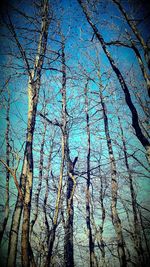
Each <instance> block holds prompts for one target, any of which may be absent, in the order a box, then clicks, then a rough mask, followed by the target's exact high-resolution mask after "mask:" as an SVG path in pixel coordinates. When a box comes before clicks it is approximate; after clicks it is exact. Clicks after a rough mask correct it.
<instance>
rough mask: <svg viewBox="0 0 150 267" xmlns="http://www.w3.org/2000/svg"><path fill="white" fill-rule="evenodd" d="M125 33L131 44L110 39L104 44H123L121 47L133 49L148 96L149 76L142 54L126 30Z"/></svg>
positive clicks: (149, 91) (149, 90)
mask: <svg viewBox="0 0 150 267" xmlns="http://www.w3.org/2000/svg"><path fill="white" fill-rule="evenodd" d="M127 35H128V37H129V40H130V43H131V44H127V43H125V42H121V41H118V40H117V41H110V42H106V43H105V44H106V45H115V46H123V47H127V48H130V49H132V50H133V52H134V53H135V56H136V58H137V61H138V64H139V67H140V69H141V72H142V75H143V78H144V80H145V83H146V87H147V92H148V95H149V96H150V77H149V75H148V73H147V69H146V66H145V65H144V62H143V59H142V56H141V54H140V52H139V49H138V48H137V47H136V45H135V42H134V41H133V40H132V38H131V36H130V34H129V33H128V32H127Z"/></svg>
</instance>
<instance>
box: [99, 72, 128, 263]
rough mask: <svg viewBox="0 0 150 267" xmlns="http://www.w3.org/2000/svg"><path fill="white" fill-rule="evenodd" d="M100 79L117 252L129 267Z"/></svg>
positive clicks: (122, 261)
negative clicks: (118, 207)
mask: <svg viewBox="0 0 150 267" xmlns="http://www.w3.org/2000/svg"><path fill="white" fill-rule="evenodd" d="M99 79H100V92H99V96H100V102H101V106H102V112H103V119H104V128H105V135H106V141H107V147H108V154H109V161H110V166H111V197H112V198H111V214H112V223H113V225H114V228H115V232H116V236H117V250H118V256H119V262H120V267H125V266H127V260H126V254H125V242H124V238H123V233H122V224H121V220H120V218H119V214H118V210H117V198H118V183H117V170H116V161H115V157H114V152H113V148H112V141H111V137H110V133H109V123H108V117H107V110H106V104H105V102H104V98H103V95H102V86H101V78H100V75H99Z"/></svg>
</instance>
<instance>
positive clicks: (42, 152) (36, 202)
mask: <svg viewBox="0 0 150 267" xmlns="http://www.w3.org/2000/svg"><path fill="white" fill-rule="evenodd" d="M45 135H46V122H45V121H44V129H43V134H42V142H41V147H40V162H39V181H38V187H37V192H36V193H35V207H34V214H33V219H32V221H31V230H30V236H31V234H32V231H33V227H34V224H35V222H36V220H37V217H38V206H39V196H40V192H41V186H42V178H43V160H44V144H45Z"/></svg>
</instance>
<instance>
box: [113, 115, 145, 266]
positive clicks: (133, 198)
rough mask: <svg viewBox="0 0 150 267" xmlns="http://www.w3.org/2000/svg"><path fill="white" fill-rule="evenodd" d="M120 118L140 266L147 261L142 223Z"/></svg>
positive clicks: (135, 242)
mask: <svg viewBox="0 0 150 267" xmlns="http://www.w3.org/2000/svg"><path fill="white" fill-rule="evenodd" d="M118 120H119V126H120V130H121V139H122V144H123V153H124V159H125V166H126V169H127V172H128V175H129V185H130V194H131V202H132V210H133V221H134V245H135V250H136V251H137V255H138V259H139V264H140V266H144V265H145V263H144V256H143V247H142V240H141V235H140V224H139V219H138V210H137V201H136V194H135V190H134V186H133V181H132V175H131V171H130V167H129V163H128V156H127V148H126V143H125V139H124V133H123V128H122V125H121V120H120V117H119V116H118Z"/></svg>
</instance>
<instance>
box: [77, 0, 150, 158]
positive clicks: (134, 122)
mask: <svg viewBox="0 0 150 267" xmlns="http://www.w3.org/2000/svg"><path fill="white" fill-rule="evenodd" d="M78 2H79V4H80V5H81V7H82V9H83V12H84V14H85V16H86V18H87V21H88V23H89V24H90V26H91V27H92V29H93V31H94V34H95V35H96V37H97V39H98V40H99V42H100V44H101V46H102V49H103V51H104V53H105V55H106V57H107V58H108V60H109V62H110V65H111V67H112V69H113V71H114V73H115V74H116V76H117V78H118V81H119V83H120V86H121V88H122V90H123V92H124V95H125V101H126V104H127V105H128V107H129V109H130V111H131V114H132V126H133V128H134V130H135V133H136V136H137V138H138V139H139V141H140V142H141V144H142V145H143V146H144V147H145V149H146V152H147V157H148V161H149V163H150V143H149V140H148V139H147V138H146V137H145V136H144V134H143V133H142V130H141V127H140V125H139V117H138V113H137V110H136V108H135V106H134V104H133V102H132V99H131V95H130V92H129V89H128V87H127V85H126V82H125V80H124V78H123V76H122V74H121V72H120V70H119V69H118V67H117V65H116V64H115V62H114V60H113V58H112V56H111V54H110V53H109V51H108V50H107V47H106V43H105V41H104V39H103V37H102V35H101V34H100V32H99V31H98V29H97V27H96V26H95V25H94V24H93V23H92V21H91V19H90V15H89V12H88V9H87V7H86V5H85V4H84V3H83V1H81V0H78Z"/></svg>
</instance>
